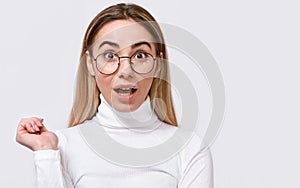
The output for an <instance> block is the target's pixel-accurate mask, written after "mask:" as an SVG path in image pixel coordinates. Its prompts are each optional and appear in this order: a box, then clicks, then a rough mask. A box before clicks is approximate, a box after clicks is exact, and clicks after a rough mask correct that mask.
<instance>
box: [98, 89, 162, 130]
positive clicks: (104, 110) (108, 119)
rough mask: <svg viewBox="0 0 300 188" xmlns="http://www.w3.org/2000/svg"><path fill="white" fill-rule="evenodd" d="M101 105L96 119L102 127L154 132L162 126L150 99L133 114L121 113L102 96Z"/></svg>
mask: <svg viewBox="0 0 300 188" xmlns="http://www.w3.org/2000/svg"><path fill="white" fill-rule="evenodd" d="M100 100H101V104H100V105H99V107H98V112H97V114H96V119H97V121H98V122H99V124H100V125H102V126H105V127H107V128H111V129H129V130H131V131H137V132H149V131H153V130H155V129H156V128H158V127H159V126H160V125H162V122H161V121H160V120H159V119H158V118H157V115H156V114H155V113H154V112H153V110H152V108H151V103H150V97H149V96H148V97H147V99H146V100H145V101H144V102H143V104H141V106H140V107H139V108H138V109H136V110H135V111H133V112H119V111H117V110H115V109H114V108H112V107H111V106H110V105H109V104H108V103H107V101H106V100H105V99H104V97H103V96H102V94H100Z"/></svg>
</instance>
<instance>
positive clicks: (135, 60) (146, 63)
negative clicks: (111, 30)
mask: <svg viewBox="0 0 300 188" xmlns="http://www.w3.org/2000/svg"><path fill="white" fill-rule="evenodd" d="M121 58H128V59H130V67H131V69H132V70H133V71H134V72H136V73H138V74H147V73H149V72H151V71H152V69H153V67H154V63H155V61H156V58H154V57H153V56H152V55H151V54H149V53H147V52H136V53H134V54H133V55H132V56H122V57H119V56H118V55H117V54H116V53H114V52H105V53H102V54H99V55H98V56H97V57H96V58H94V61H95V63H96V67H97V69H98V71H99V72H100V73H102V74H107V75H108V74H113V73H115V72H116V71H117V70H118V68H119V66H120V60H121Z"/></svg>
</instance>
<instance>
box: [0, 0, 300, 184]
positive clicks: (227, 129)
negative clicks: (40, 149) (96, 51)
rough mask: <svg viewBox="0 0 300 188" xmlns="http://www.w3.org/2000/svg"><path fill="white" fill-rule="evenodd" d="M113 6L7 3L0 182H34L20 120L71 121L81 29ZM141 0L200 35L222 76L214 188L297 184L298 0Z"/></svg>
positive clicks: (2, 9) (0, 68) (0, 81)
mask: <svg viewBox="0 0 300 188" xmlns="http://www.w3.org/2000/svg"><path fill="white" fill-rule="evenodd" d="M115 2H117V1H100V0H98V1H96V0H94V1H83V0H81V1H78V0H77V1H71V0H68V1H58V0H54V1H37V0H27V1H21V0H12V1H6V2H3V1H1V3H0V23H1V31H0V32H1V33H0V53H1V62H0V86H1V97H0V117H1V129H2V135H1V136H0V139H1V142H0V146H1V150H2V151H1V160H0V166H1V169H0V183H1V187H24V188H31V187H34V184H35V174H34V173H35V172H34V166H33V158H32V157H33V155H32V153H31V152H30V151H29V150H28V149H26V148H24V147H22V146H20V145H18V144H16V142H15V132H16V127H17V123H18V121H19V120H20V118H21V117H28V116H40V117H44V118H45V124H46V125H47V126H48V128H49V129H51V130H57V129H62V128H65V127H66V126H67V121H68V115H69V111H70V108H71V103H72V98H73V89H74V79H75V76H76V75H75V74H76V69H77V65H78V59H79V54H80V48H81V42H82V38H83V35H84V31H85V29H86V27H87V26H88V23H89V22H90V21H91V19H92V18H93V17H94V16H95V15H96V14H97V13H98V12H99V11H100V10H102V9H103V8H104V7H107V6H108V5H111V4H114V3H115ZM135 2H136V3H138V4H140V5H142V6H144V7H145V8H146V9H148V10H149V11H150V12H151V13H152V14H153V15H154V16H155V17H156V19H157V20H158V21H159V22H164V23H169V24H173V25H177V26H179V27H183V28H185V29H186V30H188V31H189V32H191V33H192V34H194V35H196V36H197V37H198V38H199V39H200V40H201V41H202V42H204V43H205V44H206V45H207V47H208V48H209V49H210V51H211V52H212V54H213V55H214V57H215V58H216V60H217V62H218V65H219V67H220V69H221V71H222V73H223V76H224V81H225V87H226V97H227V109H226V117H225V120H224V124H223V128H222V130H221V132H220V133H219V135H218V137H217V139H216V141H215V143H214V145H213V146H212V153H213V158H214V169H215V187H225V188H241V187H243V188H248V187H249V188H252V187H255V188H266V187H272V188H282V187H300V182H299V180H298V176H299V174H300V170H299V169H300V162H299V159H300V151H299V146H298V145H299V143H300V136H299V133H300V128H299V126H300V120H299V112H300V107H299V106H300V99H299V96H300V88H299V80H300V74H299V71H300V65H299V63H300V56H299V49H300V45H299V44H300V36H299V33H300V25H299V18H300V12H299V8H300V4H299V2H298V1H296V0H286V1H277V0H276V1H274V0H273V1H272V0H251V1H250V0H248V1H239V0H228V1H221V0H217V1H203V0H200V1H190V0H186V1H184V3H183V2H182V1H157V2H154V1H146V0H144V1H135ZM297 115H298V116H297Z"/></svg>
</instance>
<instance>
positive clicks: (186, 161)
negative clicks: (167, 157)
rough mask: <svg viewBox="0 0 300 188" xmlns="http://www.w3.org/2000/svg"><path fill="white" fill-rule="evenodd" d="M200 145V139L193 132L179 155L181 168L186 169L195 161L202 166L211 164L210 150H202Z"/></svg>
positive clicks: (206, 148) (205, 148)
mask: <svg viewBox="0 0 300 188" xmlns="http://www.w3.org/2000/svg"><path fill="white" fill-rule="evenodd" d="M201 144H202V139H201V138H200V136H199V135H198V134H197V133H195V132H193V133H192V136H191V138H190V140H189V141H188V142H187V144H186V145H185V146H184V147H183V149H182V150H181V151H180V153H179V156H180V159H181V164H182V166H183V167H187V166H189V165H190V164H192V163H194V162H195V161H197V162H198V163H202V164H203V165H207V164H211V163H212V156H211V151H210V149H209V148H208V147H204V148H203V147H202V145H201Z"/></svg>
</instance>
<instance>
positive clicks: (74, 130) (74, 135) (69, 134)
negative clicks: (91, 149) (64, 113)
mask: <svg viewBox="0 0 300 188" xmlns="http://www.w3.org/2000/svg"><path fill="white" fill-rule="evenodd" d="M88 124H90V120H87V121H85V122H83V123H81V124H78V125H76V126H74V127H69V128H65V129H61V130H57V131H55V134H56V136H57V137H58V146H59V148H63V147H65V146H66V145H70V144H71V143H74V144H76V143H77V142H81V140H82V139H81V134H80V131H79V128H80V127H83V126H87V125H88Z"/></svg>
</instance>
